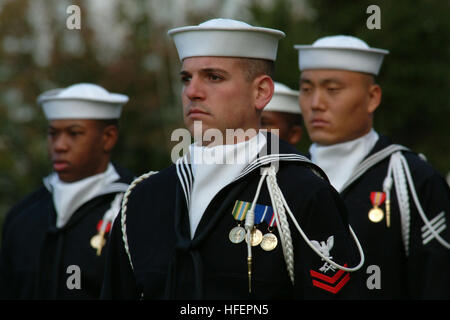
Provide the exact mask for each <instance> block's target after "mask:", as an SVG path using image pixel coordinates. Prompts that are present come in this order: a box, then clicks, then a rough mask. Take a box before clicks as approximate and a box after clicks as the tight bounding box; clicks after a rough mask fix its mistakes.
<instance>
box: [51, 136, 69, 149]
mask: <svg viewBox="0 0 450 320" xmlns="http://www.w3.org/2000/svg"><path fill="white" fill-rule="evenodd" d="M50 145H51V149H52V150H53V151H54V152H66V151H67V150H68V149H69V144H68V141H67V138H66V137H65V135H63V134H60V135H57V136H55V137H52V138H51V139H50Z"/></svg>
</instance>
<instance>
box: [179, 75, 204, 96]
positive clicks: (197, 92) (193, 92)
mask: <svg viewBox="0 0 450 320" xmlns="http://www.w3.org/2000/svg"><path fill="white" fill-rule="evenodd" d="M183 91H184V94H185V95H186V97H187V98H188V99H189V100H202V99H204V98H205V92H204V88H203V85H202V83H201V80H200V79H199V78H197V77H192V78H191V80H190V81H189V83H187V84H185V85H184V89H183Z"/></svg>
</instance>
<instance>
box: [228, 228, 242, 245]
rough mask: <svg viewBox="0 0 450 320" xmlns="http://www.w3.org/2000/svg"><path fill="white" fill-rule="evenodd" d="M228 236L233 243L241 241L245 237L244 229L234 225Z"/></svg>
mask: <svg viewBox="0 0 450 320" xmlns="http://www.w3.org/2000/svg"><path fill="white" fill-rule="evenodd" d="M228 238H229V239H230V241H231V242H233V243H241V242H242V241H244V239H245V229H244V228H242V227H241V226H237V227H234V228H233V229H231V231H230V233H229V235H228Z"/></svg>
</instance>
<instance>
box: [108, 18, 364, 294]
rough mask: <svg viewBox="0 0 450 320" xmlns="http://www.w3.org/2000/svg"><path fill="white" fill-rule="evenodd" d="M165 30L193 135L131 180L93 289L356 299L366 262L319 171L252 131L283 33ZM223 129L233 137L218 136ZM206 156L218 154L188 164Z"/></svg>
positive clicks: (224, 25)
mask: <svg viewBox="0 0 450 320" xmlns="http://www.w3.org/2000/svg"><path fill="white" fill-rule="evenodd" d="M169 34H170V35H171V36H172V37H173V39H174V42H175V45H176V47H177V50H178V54H179V57H180V60H181V64H182V66H181V72H180V78H181V81H182V83H183V90H182V93H181V97H182V103H183V112H184V121H185V124H186V126H187V127H188V128H189V129H190V131H191V134H192V135H193V136H194V138H197V140H196V142H195V143H193V144H192V145H191V146H190V148H189V152H188V153H186V154H185V155H184V156H183V157H181V158H180V159H179V160H178V161H176V163H175V164H173V165H171V166H170V167H168V168H166V169H164V170H162V171H160V172H158V173H154V172H149V173H148V174H145V175H143V176H141V177H139V178H138V179H136V180H135V181H134V182H133V183H132V184H131V185H130V188H129V189H128V191H127V192H126V194H125V196H124V200H123V205H122V211H121V219H120V221H119V219H117V220H116V223H115V227H114V228H113V233H112V235H111V242H110V246H109V247H108V261H107V266H106V273H105V281H104V285H103V291H102V297H103V298H105V299H138V298H142V299H274V298H277V299H283V298H285V299H292V298H297V299H300V298H317V299H332V298H335V297H339V298H345V297H355V296H356V295H355V294H356V293H355V292H354V291H353V290H354V289H355V287H354V285H353V282H355V279H354V278H356V277H357V274H352V275H350V274H349V272H351V271H355V270H357V269H358V268H359V267H360V266H361V262H362V261H363V259H361V258H360V255H361V252H358V249H357V246H355V245H354V244H353V243H354V242H353V239H352V235H351V231H349V228H348V225H347V224H346V222H345V218H343V217H344V216H345V211H343V208H344V205H343V203H341V200H340V198H339V195H338V194H337V193H336V191H335V190H334V189H333V188H332V187H331V185H330V184H329V183H328V182H327V181H326V177H325V176H324V175H323V172H322V171H321V170H320V168H318V167H317V166H315V165H314V164H313V163H311V162H310V161H309V160H308V159H307V158H306V157H303V156H301V155H300V154H299V153H298V152H297V151H296V149H295V148H293V147H292V146H290V145H289V144H288V143H286V142H283V141H282V140H279V139H278V137H277V136H275V135H271V134H270V133H265V134H264V133H263V132H261V131H259V129H260V116H261V111H262V109H263V108H264V106H265V105H266V104H267V103H268V102H269V101H270V99H271V98H272V95H273V87H274V85H273V80H272V78H271V69H272V68H273V64H274V61H275V59H276V52H277V45H278V40H279V39H281V38H282V37H283V36H284V34H283V32H281V31H278V30H273V29H267V28H260V27H253V26H251V25H248V24H247V23H244V22H240V21H235V20H229V19H213V20H209V21H207V22H204V23H202V24H200V25H198V26H190V27H183V28H177V29H172V30H170V31H169ZM196 122H197V123H196ZM198 124H200V125H201V132H196V127H197V125H198ZM230 131H231V132H234V133H235V135H234V137H233V140H231V141H230V140H228V139H223V137H225V138H228V137H229V136H230V135H231V133H230ZM244 132H245V133H244ZM210 133H216V134H217V135H215V138H214V140H213V139H210V138H211V137H208V135H209V134H210ZM199 136H200V137H199ZM221 137H222V138H221ZM219 140H221V141H219ZM275 147H278V148H275ZM274 149H277V150H275V151H274ZM217 155H220V157H218V156H217ZM242 155H247V157H243V158H240V156H242ZM205 156H206V157H211V158H213V159H215V160H219V159H225V160H226V161H224V162H208V163H207V162H206V161H196V160H200V159H204V158H203V157H205ZM234 160H236V161H234ZM237 160H242V161H237ZM277 165H278V166H277ZM281 190H282V191H281ZM275 199H277V201H275ZM288 215H289V218H288V217H287V216H288ZM288 219H289V220H288ZM297 222H299V223H297ZM295 223H297V224H295ZM308 237H311V239H314V240H310V238H308ZM358 261H360V263H359V265H358ZM328 278H330V279H333V281H332V283H331V284H330V283H328V284H327V283H326V281H324V279H328Z"/></svg>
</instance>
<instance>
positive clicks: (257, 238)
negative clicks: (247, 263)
mask: <svg viewBox="0 0 450 320" xmlns="http://www.w3.org/2000/svg"><path fill="white" fill-rule="evenodd" d="M262 238H263V235H262V232H261V231H259V230H258V229H257V228H253V230H252V232H250V244H251V245H252V247H254V246H257V245H259V244H260V243H261V241H262ZM245 241H247V238H245Z"/></svg>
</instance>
